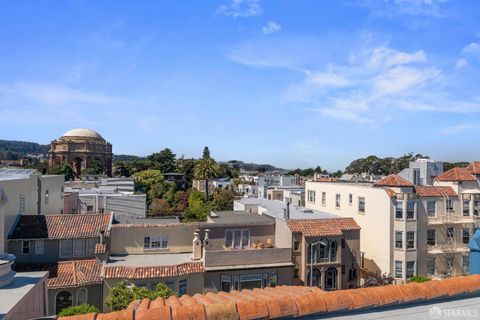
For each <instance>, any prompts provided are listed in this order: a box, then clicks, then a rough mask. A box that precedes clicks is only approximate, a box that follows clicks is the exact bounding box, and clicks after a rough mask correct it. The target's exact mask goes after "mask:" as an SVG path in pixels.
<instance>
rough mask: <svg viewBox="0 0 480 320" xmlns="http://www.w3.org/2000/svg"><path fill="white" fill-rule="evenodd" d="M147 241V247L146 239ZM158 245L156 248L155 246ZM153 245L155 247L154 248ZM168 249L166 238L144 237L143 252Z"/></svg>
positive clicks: (164, 236) (163, 236)
mask: <svg viewBox="0 0 480 320" xmlns="http://www.w3.org/2000/svg"><path fill="white" fill-rule="evenodd" d="M147 238H148V239H149V242H148V246H146V239H147ZM157 243H158V246H157V245H156V244H157ZM154 245H155V246H154ZM167 248H168V236H166V235H161V236H153V237H152V236H147V237H144V241H143V249H144V250H161V249H167Z"/></svg>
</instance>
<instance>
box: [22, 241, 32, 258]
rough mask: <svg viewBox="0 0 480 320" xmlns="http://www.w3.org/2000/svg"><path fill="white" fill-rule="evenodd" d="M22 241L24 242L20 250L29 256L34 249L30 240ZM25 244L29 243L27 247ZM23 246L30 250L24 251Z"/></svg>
mask: <svg viewBox="0 0 480 320" xmlns="http://www.w3.org/2000/svg"><path fill="white" fill-rule="evenodd" d="M21 243H22V247H21V248H20V250H21V253H22V255H24V256H28V255H29V254H30V252H31V249H32V247H31V245H30V240H23V241H22V242H21ZM24 244H28V245H27V246H26V247H24ZM23 248H28V252H26V253H25V252H23Z"/></svg>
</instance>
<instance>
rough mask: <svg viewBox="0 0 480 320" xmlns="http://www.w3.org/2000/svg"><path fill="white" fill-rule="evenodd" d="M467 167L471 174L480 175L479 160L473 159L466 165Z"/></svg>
mask: <svg viewBox="0 0 480 320" xmlns="http://www.w3.org/2000/svg"><path fill="white" fill-rule="evenodd" d="M467 169H468V172H470V173H471V174H475V175H476V174H479V175H480V161H473V162H472V163H470V164H469V165H468V167H467Z"/></svg>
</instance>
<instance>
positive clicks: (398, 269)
mask: <svg viewBox="0 0 480 320" xmlns="http://www.w3.org/2000/svg"><path fill="white" fill-rule="evenodd" d="M402 267H403V266H402V261H395V278H403V270H402V269H403V268H402Z"/></svg>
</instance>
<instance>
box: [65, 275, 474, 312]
mask: <svg viewBox="0 0 480 320" xmlns="http://www.w3.org/2000/svg"><path fill="white" fill-rule="evenodd" d="M478 293H480V275H470V276H466V277H453V278H448V279H445V280H431V281H427V282H423V283H408V284H404V285H398V286H397V285H389V286H384V287H373V288H362V289H351V290H338V291H331V292H325V291H322V290H321V289H319V288H317V287H305V286H278V287H275V288H265V289H254V290H242V291H235V290H233V291H231V292H229V293H227V292H219V293H211V292H210V293H207V294H206V295H203V294H196V295H194V296H193V297H190V296H187V295H183V296H182V297H180V298H179V297H176V296H172V297H170V298H168V299H163V298H157V299H155V300H152V301H150V300H149V299H144V300H142V301H140V300H138V301H134V302H132V303H131V304H130V305H129V306H128V308H127V309H125V310H122V311H117V312H111V313H107V314H99V315H98V316H97V319H99V318H100V316H102V319H104V318H105V319H107V318H108V319H125V320H140V319H164V320H177V319H206V320H209V319H273V318H293V317H302V316H314V315H322V317H325V318H327V316H328V315H327V313H330V312H336V311H342V312H346V313H349V314H354V313H355V312H356V310H358V309H362V308H373V309H375V308H377V307H382V306H387V305H388V306H398V308H402V305H403V304H404V303H408V302H415V303H428V301H429V300H432V299H438V298H441V297H445V298H448V297H455V296H457V295H461V294H470V295H477V294H478ZM435 301H437V302H438V301H439V300H435ZM95 316H96V314H86V315H81V316H75V318H73V317H60V318H59V320H73V319H75V320H87V319H92V318H95Z"/></svg>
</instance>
